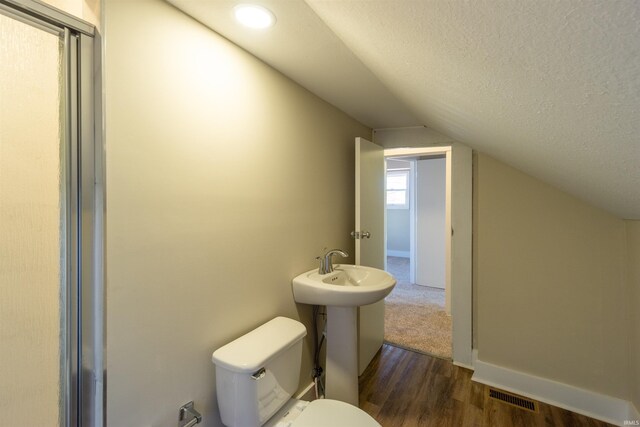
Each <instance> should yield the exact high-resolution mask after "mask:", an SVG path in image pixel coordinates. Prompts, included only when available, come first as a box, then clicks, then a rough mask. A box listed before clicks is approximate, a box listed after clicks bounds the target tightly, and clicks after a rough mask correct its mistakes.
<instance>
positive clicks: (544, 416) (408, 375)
mask: <svg viewBox="0 0 640 427" xmlns="http://www.w3.org/2000/svg"><path fill="white" fill-rule="evenodd" d="M472 373H473V372H472V371H470V370H468V369H464V368H460V367H457V366H454V365H453V363H451V361H449V360H444V359H438V358H435V357H431V356H427V355H424V354H420V353H415V352H412V351H407V350H404V349H401V348H398V347H393V346H390V345H387V344H385V345H384V346H383V347H382V349H381V350H380V352H378V354H377V355H376V357H375V358H374V359H373V361H372V362H371V364H370V365H369V367H367V369H366V370H365V371H364V373H363V374H362V376H361V377H360V407H361V408H362V409H363V410H365V411H366V412H368V413H369V414H370V415H371V416H372V417H374V418H375V419H376V420H377V421H378V422H379V423H380V424H382V426H383V427H414V426H434V427H445V426H455V427H473V426H482V427H512V426H517V427H527V426H536V427H538V426H556V427H560V426H566V427H578V426H590V427H604V426H611V424H607V423H603V422H601V421H597V420H594V419H592V418H588V417H585V416H584V415H579V414H576V413H573V412H569V411H566V410H564V409H560V408H557V407H554V406H550V405H547V404H544V403H540V404H539V412H538V413H534V412H530V411H527V410H524V409H520V408H516V407H513V406H511V405H508V404H506V403H503V402H500V401H496V400H494V399H490V398H488V397H487V396H486V392H485V386H484V385H483V384H479V383H476V382H472V381H471V375H472Z"/></svg>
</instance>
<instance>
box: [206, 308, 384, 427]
mask: <svg viewBox="0 0 640 427" xmlns="http://www.w3.org/2000/svg"><path fill="white" fill-rule="evenodd" d="M306 334H307V331H306V329H305V327H304V325H303V324H302V323H300V322H298V321H296V320H293V319H288V318H286V317H276V318H275V319H273V320H271V321H269V322H267V323H265V324H264V325H262V326H259V327H258V328H256V329H254V330H253V331H251V332H249V333H247V334H245V335H243V336H241V337H240V338H238V339H236V340H234V341H232V342H230V343H229V344H227V345H225V346H223V347H220V348H219V349H217V350H216V351H215V352H214V353H213V356H212V360H213V363H214V364H215V366H216V391H217V396H218V406H219V408H220V416H221V418H222V422H223V424H224V425H225V426H227V427H261V426H265V427H380V424H378V423H377V422H376V421H375V420H374V419H373V418H372V417H371V416H369V415H368V414H367V413H366V412H364V411H362V410H361V409H359V408H356V407H355V406H352V405H349V404H347V403H345V402H340V401H337V400H331V399H318V400H314V401H311V402H306V401H303V400H296V399H293V398H292V396H293V393H295V391H296V390H297V389H298V381H299V379H300V366H301V361H302V359H301V357H302V339H303V338H304V336H305V335H306Z"/></svg>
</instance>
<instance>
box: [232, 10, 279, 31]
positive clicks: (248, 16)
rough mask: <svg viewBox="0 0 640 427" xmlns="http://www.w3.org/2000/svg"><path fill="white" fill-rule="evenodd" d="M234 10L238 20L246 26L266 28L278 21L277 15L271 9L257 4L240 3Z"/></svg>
mask: <svg viewBox="0 0 640 427" xmlns="http://www.w3.org/2000/svg"><path fill="white" fill-rule="evenodd" d="M233 11H234V14H235V16H236V19H237V20H238V22H240V23H241V24H242V25H244V26H245V27H249V28H256V29H264V28H269V27H272V26H273V24H275V23H276V16H275V15H274V14H273V13H271V11H270V10H269V9H267V8H265V7H262V6H258V5H255V4H239V5H237V6H236V7H234V8H233Z"/></svg>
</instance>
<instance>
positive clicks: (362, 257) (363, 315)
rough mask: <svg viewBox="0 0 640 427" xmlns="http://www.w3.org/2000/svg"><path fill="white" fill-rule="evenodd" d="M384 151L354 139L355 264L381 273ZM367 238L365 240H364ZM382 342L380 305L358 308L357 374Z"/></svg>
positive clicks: (382, 311) (382, 255) (383, 248)
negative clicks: (372, 268) (377, 269)
mask: <svg viewBox="0 0 640 427" xmlns="http://www.w3.org/2000/svg"><path fill="white" fill-rule="evenodd" d="M384 169H385V166H384V149H383V148H382V147H380V146H378V145H376V144H374V143H373V142H371V141H367V140H366V139H364V138H356V200H355V203H356V221H355V223H356V229H355V231H356V233H357V234H356V236H355V237H356V241H355V247H356V264H358V265H366V266H369V267H375V268H379V269H384V264H385V263H384V257H385V247H384V211H385V209H384V185H385V184H384V176H385V170H384ZM365 236H367V237H365ZM383 340H384V301H379V302H377V303H375V304H371V305H366V306H362V307H360V308H359V315H358V374H362V372H363V371H364V369H365V368H366V367H367V365H368V364H369V362H371V359H373V356H375V354H376V353H377V352H378V350H379V349H380V347H381V346H382V342H383Z"/></svg>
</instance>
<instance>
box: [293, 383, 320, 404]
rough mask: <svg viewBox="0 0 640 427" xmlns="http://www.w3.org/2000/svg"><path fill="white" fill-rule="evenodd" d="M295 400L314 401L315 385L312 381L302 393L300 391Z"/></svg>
mask: <svg viewBox="0 0 640 427" xmlns="http://www.w3.org/2000/svg"><path fill="white" fill-rule="evenodd" d="M296 399H298V400H306V401H307V402H310V401H312V400H315V399H316V389H315V384H314V383H313V381H311V383H309V385H308V386H306V387H305V388H303V389H302V391H300V392H299V393H298V394H297V395H296Z"/></svg>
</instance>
